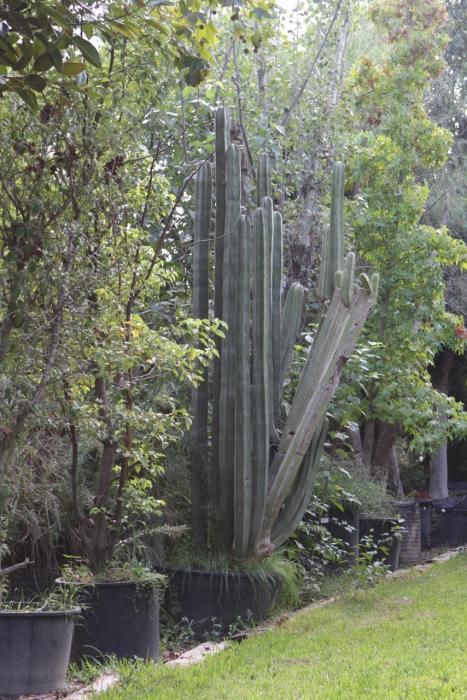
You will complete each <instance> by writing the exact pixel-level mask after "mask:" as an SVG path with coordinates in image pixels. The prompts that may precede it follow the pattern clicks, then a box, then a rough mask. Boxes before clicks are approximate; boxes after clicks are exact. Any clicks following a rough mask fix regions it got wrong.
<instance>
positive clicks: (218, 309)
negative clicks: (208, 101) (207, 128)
mask: <svg viewBox="0 0 467 700" xmlns="http://www.w3.org/2000/svg"><path fill="white" fill-rule="evenodd" d="M230 123H231V119H230V114H229V112H228V110H227V109H225V108H224V107H219V108H218V109H217V111H216V133H215V139H216V145H215V150H216V171H215V174H216V239H215V241H216V243H215V272H214V315H215V317H216V318H222V317H223V316H222V281H223V276H224V239H225V210H226V183H227V173H226V154H227V149H228V147H229V145H230ZM216 346H217V351H218V353H219V354H220V351H221V341H220V339H218V340H217V341H216ZM219 394H220V360H219V359H218V358H215V359H214V372H213V408H212V455H211V469H210V483H209V490H210V498H211V510H212V514H213V519H216V518H218V517H219V515H220V510H221V508H220V502H219V499H220V493H221V486H220V484H219V466H218V465H219ZM217 530H218V529H217Z"/></svg>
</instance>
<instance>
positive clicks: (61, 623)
mask: <svg viewBox="0 0 467 700" xmlns="http://www.w3.org/2000/svg"><path fill="white" fill-rule="evenodd" d="M29 563H30V562H29V560H27V559H26V560H25V561H24V562H22V563H20V564H13V565H12V566H9V567H6V568H4V569H0V696H1V697H5V696H7V697H19V696H20V695H30V694H34V695H37V694H39V693H48V692H53V691H55V690H59V689H61V688H63V686H64V685H65V677H66V672H67V669H68V663H69V659H70V649H71V641H72V637H73V627H74V622H75V619H76V618H77V617H78V615H79V614H80V612H81V611H80V608H79V607H78V606H77V605H76V591H75V590H73V588H71V589H70V588H69V587H64V588H62V590H61V591H60V592H59V593H58V594H57V592H53V593H49V594H48V595H46V596H45V597H44V598H43V600H41V601H39V602H36V601H29V602H24V601H22V600H16V601H15V600H7V589H8V586H7V584H6V577H7V576H8V575H9V574H12V573H13V572H14V571H17V570H20V569H23V568H25V567H26V566H27V565H28V564H29Z"/></svg>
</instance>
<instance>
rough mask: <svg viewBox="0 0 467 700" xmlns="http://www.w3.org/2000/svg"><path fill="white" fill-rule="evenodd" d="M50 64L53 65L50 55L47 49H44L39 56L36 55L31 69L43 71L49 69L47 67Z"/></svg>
mask: <svg viewBox="0 0 467 700" xmlns="http://www.w3.org/2000/svg"><path fill="white" fill-rule="evenodd" d="M52 66H53V61H52V57H51V55H50V54H49V52H48V51H45V52H44V53H41V54H40V56H38V57H37V58H36V60H35V61H34V65H33V67H32V69H33V70H34V71H37V72H38V73H43V72H44V71H46V70H49V68H52Z"/></svg>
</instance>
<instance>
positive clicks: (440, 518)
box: [431, 497, 467, 547]
mask: <svg viewBox="0 0 467 700" xmlns="http://www.w3.org/2000/svg"><path fill="white" fill-rule="evenodd" d="M466 542H467V497H466V498H463V499H455V498H453V499H446V500H445V501H438V502H437V501H434V502H433V522H432V534H431V543H432V546H434V547H436V546H438V545H450V546H453V547H456V546H459V545H462V544H465V543H466Z"/></svg>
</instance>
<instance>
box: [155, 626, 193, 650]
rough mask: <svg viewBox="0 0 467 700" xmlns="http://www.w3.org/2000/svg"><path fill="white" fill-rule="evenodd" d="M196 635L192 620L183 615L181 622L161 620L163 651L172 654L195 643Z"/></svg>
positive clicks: (161, 644)
mask: <svg viewBox="0 0 467 700" xmlns="http://www.w3.org/2000/svg"><path fill="white" fill-rule="evenodd" d="M194 639H195V635H194V632H193V628H192V621H191V620H188V618H186V617H182V619H181V620H180V622H172V621H171V620H164V619H162V620H161V631H160V646H161V650H162V652H167V653H168V654H171V653H173V652H179V651H180V650H181V649H185V648H188V647H190V646H192V645H193V643H194Z"/></svg>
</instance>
